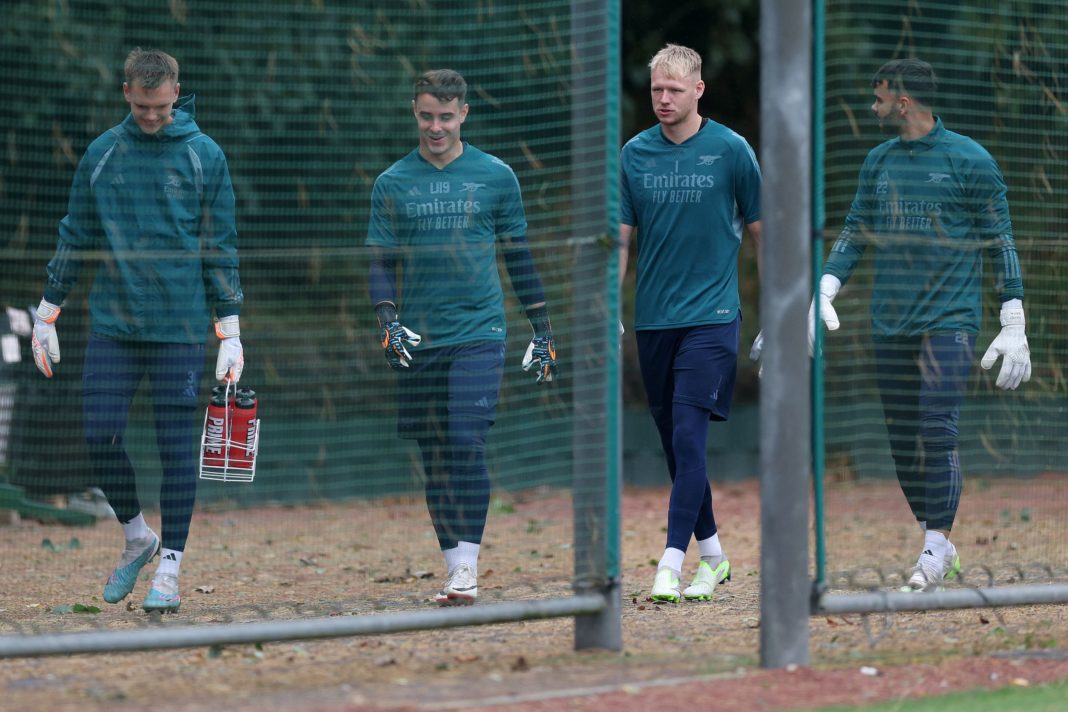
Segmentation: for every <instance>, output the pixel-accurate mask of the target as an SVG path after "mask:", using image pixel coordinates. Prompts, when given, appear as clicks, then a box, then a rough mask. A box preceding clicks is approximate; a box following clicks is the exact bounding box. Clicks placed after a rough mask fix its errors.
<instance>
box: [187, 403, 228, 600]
mask: <svg viewBox="0 0 1068 712" xmlns="http://www.w3.org/2000/svg"><path fill="white" fill-rule="evenodd" d="M220 407H222V406H220ZM193 590H194V591H196V592H197V593H215V587H214V586H197V587H196V588H194V589H193Z"/></svg>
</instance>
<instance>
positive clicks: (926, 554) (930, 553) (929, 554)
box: [923, 549, 934, 556]
mask: <svg viewBox="0 0 1068 712" xmlns="http://www.w3.org/2000/svg"><path fill="white" fill-rule="evenodd" d="M923 553H924V555H925V556H934V552H933V551H931V550H930V549H924V550H923Z"/></svg>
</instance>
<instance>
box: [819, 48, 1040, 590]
mask: <svg viewBox="0 0 1068 712" xmlns="http://www.w3.org/2000/svg"><path fill="white" fill-rule="evenodd" d="M872 87H873V88H874V94H875V101H874V103H873V104H872V107H871V109H872V112H873V113H874V114H875V118H876V119H877V120H878V122H879V126H880V127H881V128H882V129H883V131H884V132H885V133H888V134H890V135H891V136H893V138H891V139H890V140H888V141H886V142H885V143H882V144H881V145H879V146H877V147H875V148H874V149H873V150H872V151H871V152H870V153H869V154H868V157H867V159H866V160H865V161H864V164H863V166H862V167H861V169H860V178H859V183H858V187H857V193H856V197H855V198H854V200H853V205H852V208H851V209H850V211H849V215H848V216H847V217H846V222H845V227H844V229H843V230H842V233H841V235H840V236H839V237H838V240H837V241H836V242H835V243H834V246H833V248H832V249H831V253H830V256H829V257H828V259H827V264H826V266H825V267H824V272H823V276H822V278H821V279H820V284H819V295H818V298H819V299H820V318H821V320H822V321H823V322H824V323H825V324H826V325H827V328H828V329H831V330H834V329H837V328H838V325H839V322H838V317H837V315H836V314H835V311H834V307H833V306H832V303H831V302H832V300H833V299H834V298H835V295H837V294H838V290H839V289H840V287H841V286H842V284H844V283H845V282H846V281H847V280H848V279H849V275H850V274H851V273H852V272H853V269H854V268H855V267H856V265H857V262H858V261H859V260H860V258H861V256H862V255H863V254H864V251H865V250H866V248H867V247H868V245H869V244H874V246H875V247H874V249H875V277H874V279H875V282H874V286H873V288H872V296H871V322H872V338H873V341H874V355H875V369H876V378H877V381H878V387H879V393H880V397H881V399H882V404H883V413H884V415H885V418H886V426H887V431H888V434H889V437H890V450H891V453H892V455H893V459H894V466H895V469H896V471H897V477H898V481H899V482H900V484H901V489H902V491H903V492H904V494H905V499H906V500H907V501H908V504H909V507H910V508H911V509H912V513H913V515H914V516H915V517H916V520H917V521H918V522H919V524H920V527H921V529H922V530H923V531H924V545H923V549H922V553H921V554H920V556H919V559H918V560H917V562H916V565H915V567H914V568H913V570H912V574H911V577H910V578H909V580H908V584H907V586H905V589H906V590H913V591H930V590H937V589H938V588H939V587H941V585H942V582H943V581H944V580H948V579H951V578H953V577H955V576H956V575H957V573H958V572H959V571H960V559H959V557H958V556H957V552H956V548H955V547H954V545H953V543H952V542H950V541H949V536H950V532H951V531H952V529H953V523H954V519H955V517H956V513H957V506H958V504H959V503H960V493H961V470H960V461H959V459H958V456H957V439H958V419H959V415H960V407H961V402H962V401H963V399H964V393H965V389H966V386H967V382H968V378H969V376H970V374H971V371H972V361H973V359H974V351H973V350H974V348H975V339H976V335H977V334H978V333H979V323H980V316H981V315H980V307H981V302H982V298H981V294H980V280H981V277H982V271H983V258H982V254H983V250H984V248H985V251H986V253H987V256H988V257H989V259H990V261H991V262H992V263H993V265H994V271H995V275H996V287H997V290H998V296H999V297H1000V300H1001V332H1000V333H999V334H998V336H997V337H996V338H995V339H994V341H993V343H991V345H990V347H989V348H988V349H987V351H986V353H985V354H984V355H983V358H982V361H981V365H982V367H983V368H984V369H989V368H990V367H991V366H993V365H994V363H995V362H996V361H997V359H998V358H999V357H1000V358H1001V359H1002V363H1001V369H1000V373H999V374H998V377H997V381H996V385H997V386H998V387H999V388H1002V389H1015V388H1017V387H1018V386H1019V385H1020V384H1021V383H1023V382H1025V381H1027V380H1029V379H1030V377H1031V357H1030V354H1029V353H1028V348H1027V337H1026V336H1025V335H1024V310H1023V302H1022V300H1023V296H1024V293H1023V281H1022V279H1021V276H1020V262H1019V259H1018V257H1017V254H1016V247H1015V244H1014V242H1013V237H1012V223H1011V221H1010V220H1009V206H1008V200H1007V198H1006V187H1005V181H1004V179H1003V178H1002V175H1001V170H1000V169H999V168H998V165H997V163H996V162H995V161H994V159H993V158H992V157H991V156H990V154H989V153H987V151H986V150H985V149H984V148H983V147H982V146H980V145H979V144H978V143H976V142H975V141H973V140H972V139H970V138H968V137H966V136H962V135H960V134H957V133H954V132H952V131H949V130H947V129H946V128H945V126H943V125H942V121H941V119H939V118H938V117H937V116H935V115H934V114H933V113H932V107H933V106H934V100H935V99H936V97H937V80H936V77H935V73H934V70H933V69H932V68H931V66H930V65H929V64H927V63H926V62H922V61H920V60H916V59H904V60H895V61H892V62H888V63H886V64H884V65H883V66H882V67H881V68H880V69H879V71H878V72H876V74H875V77H874V79H873V80H872ZM813 322H814V320H813V317H812V313H811V312H810V315H809V341H810V344H811V342H812V341H813V340H814V335H815V325H814V323H813ZM917 442H919V443H920V444H919V445H917Z"/></svg>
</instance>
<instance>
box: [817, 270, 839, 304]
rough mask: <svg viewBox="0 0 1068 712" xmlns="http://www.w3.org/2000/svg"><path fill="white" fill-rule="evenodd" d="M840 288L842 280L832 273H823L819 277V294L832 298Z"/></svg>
mask: <svg viewBox="0 0 1068 712" xmlns="http://www.w3.org/2000/svg"><path fill="white" fill-rule="evenodd" d="M841 288H842V280H840V279H838V278H837V277H835V276H834V275H833V274H825V275H823V276H822V277H820V294H821V295H823V296H825V297H827V298H828V299H834V298H835V297H836V296H838V291H839V290H840V289H841Z"/></svg>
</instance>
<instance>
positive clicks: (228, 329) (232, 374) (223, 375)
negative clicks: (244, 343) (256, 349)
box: [215, 315, 245, 383]
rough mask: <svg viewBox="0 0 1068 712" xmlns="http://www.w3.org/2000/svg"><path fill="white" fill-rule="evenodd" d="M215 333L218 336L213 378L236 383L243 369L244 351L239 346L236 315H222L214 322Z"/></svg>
mask: <svg viewBox="0 0 1068 712" xmlns="http://www.w3.org/2000/svg"><path fill="white" fill-rule="evenodd" d="M215 335H216V336H218V337H219V358H218V359H217V360H216V361H215V378H216V379H217V380H219V381H224V382H226V383H237V382H238V381H240V380H241V372H242V371H243V370H244V369H245V352H244V350H243V349H242V348H241V324H240V320H239V319H238V317H237V316H236V315H235V316H224V317H223V318H222V319H219V320H218V321H217V322H215Z"/></svg>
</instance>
